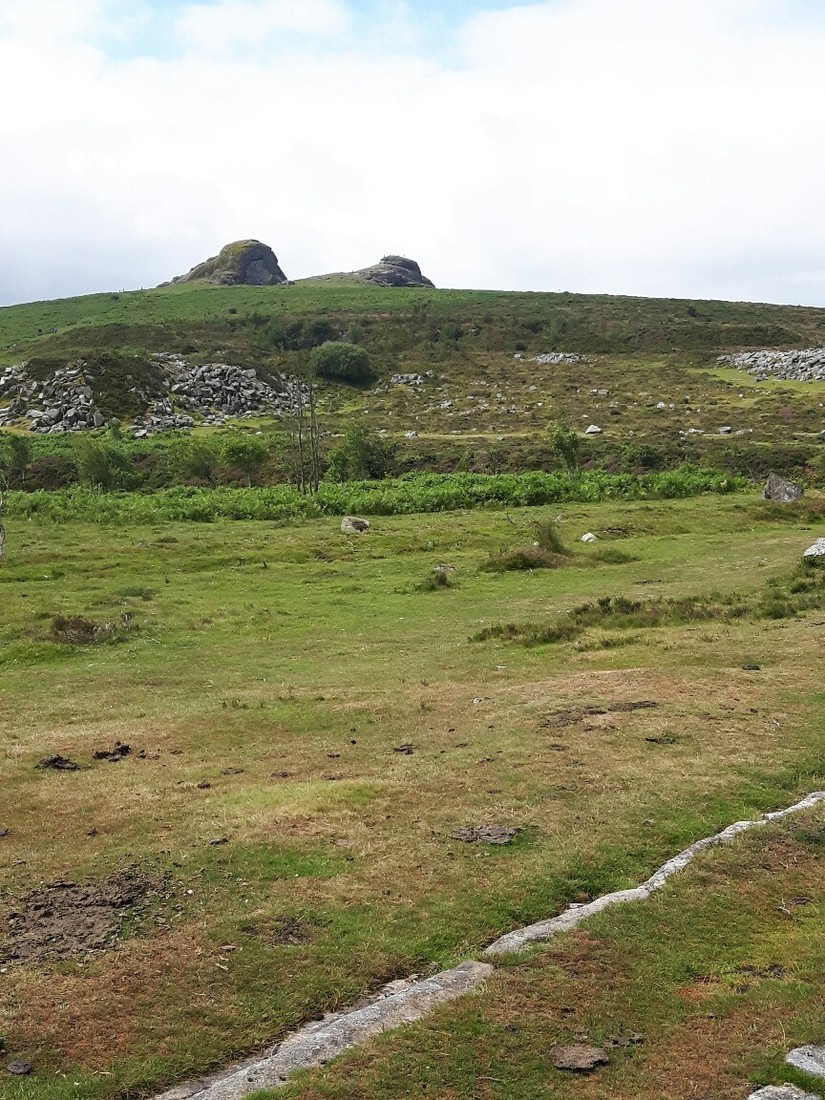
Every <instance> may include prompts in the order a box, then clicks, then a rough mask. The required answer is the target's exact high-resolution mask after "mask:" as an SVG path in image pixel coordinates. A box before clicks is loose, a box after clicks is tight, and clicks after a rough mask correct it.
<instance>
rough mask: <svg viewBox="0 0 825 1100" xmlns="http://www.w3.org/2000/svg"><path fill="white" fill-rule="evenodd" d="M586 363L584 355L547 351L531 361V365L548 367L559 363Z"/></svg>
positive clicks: (586, 359)
mask: <svg viewBox="0 0 825 1100" xmlns="http://www.w3.org/2000/svg"><path fill="white" fill-rule="evenodd" d="M587 361H588V358H587V356H586V355H577V354H576V353H575V352H572V351H548V352H545V353H544V355H537V356H536V357H535V358H534V359H532V360H531V362H533V363H539V364H541V365H542V366H549V367H554V366H557V365H558V364H560V363H586V362H587Z"/></svg>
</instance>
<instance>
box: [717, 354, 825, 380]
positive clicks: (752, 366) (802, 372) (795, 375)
mask: <svg viewBox="0 0 825 1100" xmlns="http://www.w3.org/2000/svg"><path fill="white" fill-rule="evenodd" d="M716 361H717V363H721V364H722V365H723V366H726V367H736V369H737V370H744V371H747V372H748V374H752V375H753V376H754V378H756V379H758V380H759V381H760V382H763V381H764V380H765V379H766V378H788V379H790V380H792V381H794V382H821V381H822V380H823V379H825V348H804V349H802V350H799V351H769V350H767V349H766V350H764V351H742V352H739V353H738V354H736V355H720V356H719V358H718V359H717V360H716Z"/></svg>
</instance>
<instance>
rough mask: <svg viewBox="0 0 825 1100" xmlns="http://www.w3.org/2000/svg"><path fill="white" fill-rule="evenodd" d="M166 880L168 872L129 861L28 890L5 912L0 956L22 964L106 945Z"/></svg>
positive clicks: (67, 956)
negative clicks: (96, 875) (95, 878)
mask: <svg viewBox="0 0 825 1100" xmlns="http://www.w3.org/2000/svg"><path fill="white" fill-rule="evenodd" d="M164 883H165V878H164V876H163V875H150V874H147V873H146V872H144V871H141V870H139V869H138V868H136V867H129V868H127V869H126V870H125V871H118V872H117V873H115V874H113V875H109V876H108V877H107V878H105V879H101V880H100V881H99V882H90V883H84V884H78V883H75V882H54V883H52V884H51V885H49V886H46V887H44V888H43V889H42V890H35V891H33V892H32V893H30V894H26V895H25V897H23V898H21V899H20V901H19V902H18V903H17V904H16V906H15V907H14V908H13V909H12V911H11V912H9V913H8V914H7V916H6V918H5V926H6V928H5V937H4V938H3V939H2V940H0V962H3V963H15V964H18V965H23V964H26V963H34V962H42V961H45V960H66V959H76V958H81V957H83V956H84V955H89V954H92V953H94V952H98V951H104V950H106V948H108V947H111V946H112V943H113V941H114V940H115V939H116V938H117V936H118V934H119V933H120V932H121V931H122V928H123V925H124V922H125V921H126V920H127V919H128V918H130V917H135V916H138V915H139V914H140V912H141V911H142V910H145V909H146V907H147V906H148V905H149V903H150V902H151V900H152V899H153V898H155V897H157V896H158V895H159V893H160V892H161V891H162V889H163V886H164Z"/></svg>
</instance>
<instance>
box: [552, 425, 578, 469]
mask: <svg viewBox="0 0 825 1100" xmlns="http://www.w3.org/2000/svg"><path fill="white" fill-rule="evenodd" d="M548 442H549V444H550V448H551V450H552V451H553V453H554V454H555V455H556V456H557V458H558V459H559V461H560V462H561V464H562V465H563V466H564V468H565V470H569V471H570V472H572V471H574V470H578V468H579V450H580V448H581V440H580V439H579V436H578V434H577V433H576V432H575V431H574V430H573V429H572V428H568V427H567V425H566V424H553V425H552V426H551V427H550V430H549V432H548Z"/></svg>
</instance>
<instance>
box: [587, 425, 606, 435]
mask: <svg viewBox="0 0 825 1100" xmlns="http://www.w3.org/2000/svg"><path fill="white" fill-rule="evenodd" d="M584 434H585V435H601V434H602V429H601V428H600V427H599V425H598V424H591V425H590V426H589V427H587V428H585V429H584Z"/></svg>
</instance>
